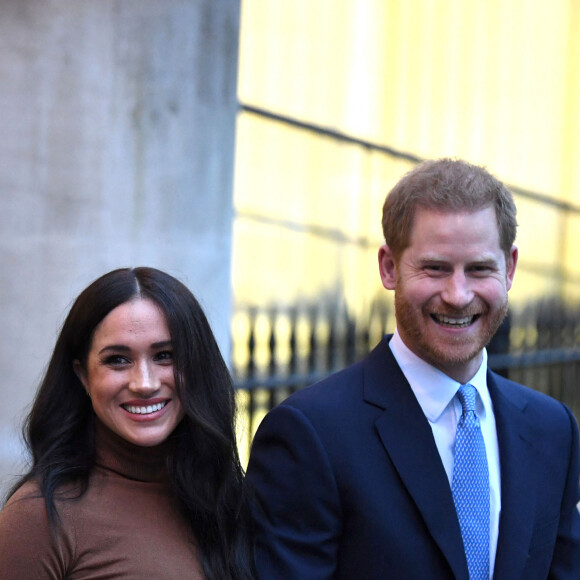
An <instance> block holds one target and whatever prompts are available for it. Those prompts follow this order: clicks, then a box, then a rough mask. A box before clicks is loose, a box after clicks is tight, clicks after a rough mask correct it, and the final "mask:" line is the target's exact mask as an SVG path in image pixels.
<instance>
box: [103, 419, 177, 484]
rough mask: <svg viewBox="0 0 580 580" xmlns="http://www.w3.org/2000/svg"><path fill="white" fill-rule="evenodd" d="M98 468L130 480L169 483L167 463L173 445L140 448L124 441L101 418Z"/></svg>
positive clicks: (169, 443)
mask: <svg viewBox="0 0 580 580" xmlns="http://www.w3.org/2000/svg"><path fill="white" fill-rule="evenodd" d="M95 447H96V462H95V463H96V465H97V466H99V467H102V468H104V469H107V470H109V471H113V472H115V473H118V474H120V475H123V476H124V477H127V478H129V479H134V480H136V481H147V482H162V481H166V480H167V470H166V465H167V463H166V460H167V456H168V455H169V454H170V453H171V452H172V450H173V447H174V445H173V443H172V442H171V441H170V440H166V441H164V442H163V443H161V444H160V445H155V446H154V447H141V446H139V445H134V444H133V443H130V442H129V441H127V440H125V439H123V438H122V437H120V436H119V435H117V434H116V433H114V432H113V431H111V430H110V429H109V428H108V427H107V426H106V425H104V424H103V423H102V422H101V421H99V419H96V420H95Z"/></svg>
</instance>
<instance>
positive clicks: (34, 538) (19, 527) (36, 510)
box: [0, 482, 62, 580]
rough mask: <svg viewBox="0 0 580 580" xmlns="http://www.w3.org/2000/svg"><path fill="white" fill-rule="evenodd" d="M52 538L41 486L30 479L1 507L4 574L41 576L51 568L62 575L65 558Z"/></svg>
mask: <svg viewBox="0 0 580 580" xmlns="http://www.w3.org/2000/svg"><path fill="white" fill-rule="evenodd" d="M52 540H53V538H52V535H51V529H50V525H49V523H48V515H47V512H46V507H45V505H44V498H43V497H42V494H41V492H40V488H39V486H38V484H36V483H34V482H27V483H25V484H24V485H22V487H20V488H19V489H18V490H17V491H16V492H15V493H14V494H13V495H12V496H11V497H10V499H9V500H8V501H7V502H6V505H5V506H4V508H3V509H2V510H1V511H0V578H14V579H15V580H21V579H22V580H25V579H27V578H41V577H46V571H47V570H49V571H51V572H52V571H55V574H56V575H55V576H54V577H55V578H57V577H60V576H58V573H60V572H59V571H61V569H62V566H61V564H62V561H61V559H60V558H59V557H58V550H56V548H55V544H54V542H53V541H52ZM51 577H52V576H51Z"/></svg>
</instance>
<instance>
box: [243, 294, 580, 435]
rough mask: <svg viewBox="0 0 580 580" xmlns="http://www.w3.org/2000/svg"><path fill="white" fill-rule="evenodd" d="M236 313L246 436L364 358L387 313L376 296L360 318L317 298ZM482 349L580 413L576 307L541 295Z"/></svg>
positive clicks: (500, 366)
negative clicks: (302, 393) (289, 401)
mask: <svg viewBox="0 0 580 580" xmlns="http://www.w3.org/2000/svg"><path fill="white" fill-rule="evenodd" d="M236 316H238V317H240V316H242V317H246V324H245V328H246V329H247V332H246V333H245V334H244V335H243V336H237V337H236V336H234V341H236V340H237V341H238V344H236V345H235V348H236V349H237V350H238V352H239V351H240V350H242V351H245V353H244V354H243V356H240V357H239V359H240V360H238V361H237V362H236V361H235V360H234V366H233V373H234V380H235V383H236V387H237V389H238V394H239V395H240V396H239V402H240V414H241V416H242V419H243V421H244V423H245V425H246V429H247V431H248V444H249V443H250V441H251V437H252V435H253V433H254V432H255V429H256V428H257V426H258V424H259V422H260V421H261V419H262V417H263V416H264V414H265V413H266V412H267V411H268V410H269V409H271V408H272V407H274V406H275V405H277V404H278V403H280V402H281V401H283V400H284V399H285V398H286V397H287V396H289V395H290V394H291V393H293V392H295V391H297V390H298V389H301V388H303V387H305V386H307V385H310V384H312V383H314V382H316V381H318V380H320V379H322V378H324V377H325V376H327V375H328V374H330V373H332V372H334V371H336V370H339V369H341V368H344V367H346V366H347V365H349V364H352V363H353V362H355V361H357V360H359V359H360V358H362V357H363V356H364V355H365V354H366V353H367V352H369V350H370V349H371V348H372V347H373V346H374V345H375V344H377V343H378V341H379V340H380V339H381V337H382V336H383V335H384V334H385V333H386V332H388V331H389V330H391V329H390V328H389V325H390V324H392V320H393V318H392V316H393V312H392V310H391V307H390V306H389V305H387V304H382V303H380V304H379V303H377V304H375V305H374V307H373V308H372V316H371V317H370V318H369V320H367V321H366V322H365V323H364V324H362V323H360V322H357V321H355V320H354V319H353V318H351V317H350V316H349V315H348V312H347V311H346V309H345V308H344V307H343V308H340V307H323V306H321V305H309V306H303V307H292V308H286V309H282V308H280V309H275V308H270V309H268V310H261V309H259V308H248V309H246V310H241V309H238V312H237V313H236ZM239 341H242V343H243V344H240V343H239ZM488 353H489V365H490V367H491V368H493V369H494V370H496V371H497V372H499V373H500V374H502V375H504V376H506V377H508V378H510V379H512V380H515V381H517V382H520V383H523V384H525V385H527V386H529V387H531V388H533V389H536V390H539V391H541V392H544V393H546V394H548V395H550V396H552V397H555V398H557V399H559V400H561V401H563V402H564V403H566V404H567V405H568V406H570V407H571V409H572V410H573V412H574V413H575V415H576V417H577V418H579V417H580V308H578V307H577V306H576V307H569V306H565V305H563V304H561V303H560V302H557V301H541V302H536V303H533V304H529V305H527V306H526V307H525V308H522V309H519V310H513V311H511V312H510V315H509V316H508V318H507V319H506V321H505V322H504V324H502V326H501V328H500V329H499V331H498V333H497V334H496V336H495V337H494V339H493V340H492V342H491V343H490V345H489V346H488ZM240 361H241V362H240Z"/></svg>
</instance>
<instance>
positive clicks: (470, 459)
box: [451, 385, 489, 580]
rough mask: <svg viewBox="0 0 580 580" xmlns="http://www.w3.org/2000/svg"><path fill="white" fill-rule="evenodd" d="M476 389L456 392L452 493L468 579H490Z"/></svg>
mask: <svg viewBox="0 0 580 580" xmlns="http://www.w3.org/2000/svg"><path fill="white" fill-rule="evenodd" d="M476 392H477V391H476V390H475V387H474V386H472V385H462V386H461V387H460V388H459V390H458V391H457V396H458V397H459V400H460V401H461V407H462V409H463V413H462V415H461V418H460V419H459V423H458V424H457V432H456V435H455V465H454V467H453V482H452V485H451V490H452V492H453V501H454V502H455V509H456V510H457V517H458V518H459V525H460V527H461V535H462V537H463V547H464V549H465V555H466V557H467V567H468V568H469V579H470V580H489V472H488V469H487V456H486V454H485V443H484V441H483V435H482V434H481V428H480V426H479V419H478V418H477V414H476V413H475V395H476Z"/></svg>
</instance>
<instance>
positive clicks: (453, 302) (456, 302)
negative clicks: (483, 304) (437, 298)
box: [441, 271, 474, 309]
mask: <svg viewBox="0 0 580 580" xmlns="http://www.w3.org/2000/svg"><path fill="white" fill-rule="evenodd" d="M473 295H474V293H473V289H472V287H471V283H470V280H469V279H468V278H467V277H466V276H465V273H464V272H463V271H458V272H453V274H452V275H451V276H449V277H448V278H447V280H446V283H445V287H444V289H443V292H442V293H441V298H442V299H443V301H444V302H446V303H447V304H449V305H450V306H453V308H457V309H460V308H464V307H465V306H467V305H468V304H470V303H471V301H472V300H473Z"/></svg>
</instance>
